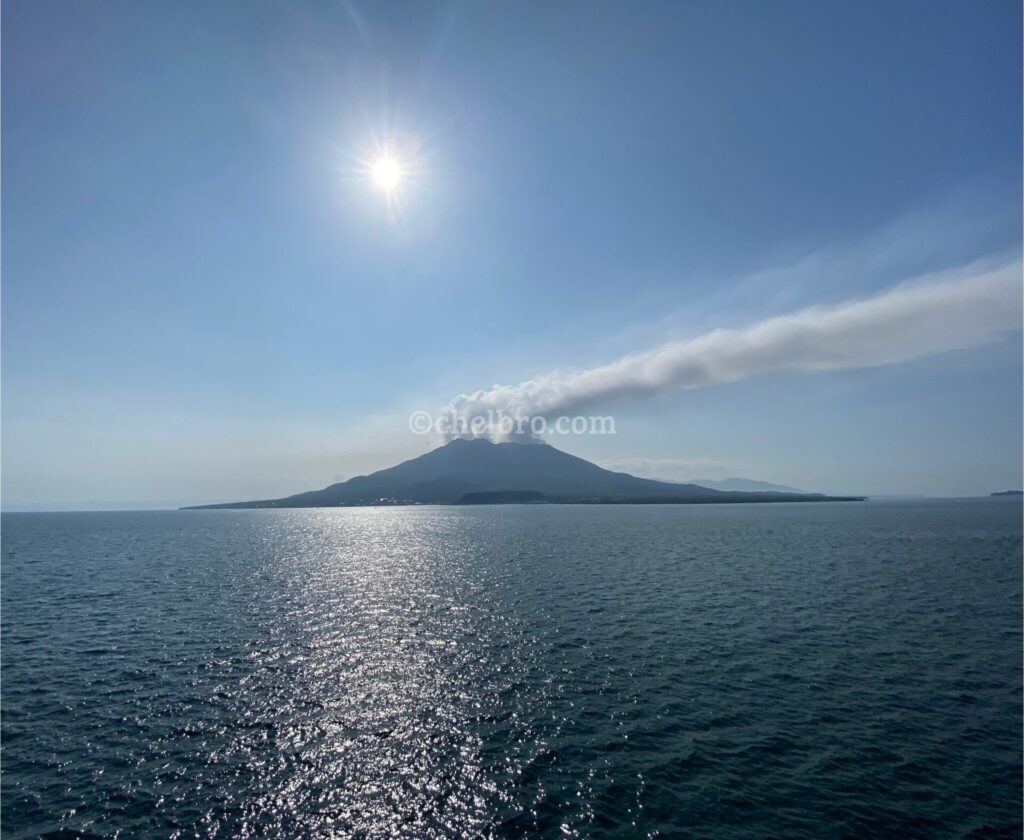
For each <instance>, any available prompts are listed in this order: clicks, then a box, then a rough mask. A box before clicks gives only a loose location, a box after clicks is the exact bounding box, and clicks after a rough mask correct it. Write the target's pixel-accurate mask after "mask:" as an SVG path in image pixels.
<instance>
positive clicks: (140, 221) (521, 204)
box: [2, 0, 1022, 506]
mask: <svg viewBox="0 0 1024 840" xmlns="http://www.w3.org/2000/svg"><path fill="white" fill-rule="evenodd" d="M1020 18H1021V11H1020V5H1019V3H1016V2H1009V0H1006V1H1005V2H1004V0H992V1H991V2H984V3H973V2H967V0H962V1H961V2H953V3H950V2H941V1H940V0H927V2H925V1H924V0H922V2H914V1H913V0H896V2H886V3H874V2H863V0H857V2H829V3H822V4H811V3H807V2H802V0H801V1H800V2H794V3H785V2H772V3H763V2H755V1H754V0H749V2H737V3H730V2H719V1H718V0H715V2H710V0H708V1H707V2H678V1H677V0H673V2H665V3H658V2H652V1H651V0H645V2H642V3H625V2H622V3H607V2H595V1H594V0H586V2H562V1H561V0H560V2H557V3H552V2H538V3H527V2H517V3H487V2H461V3H449V2H405V3H382V2H374V3H369V2H356V0H351V2H343V1H342V2H323V3H282V2H277V0H274V2H252V0H246V2H218V3H200V2H174V3H167V2H162V3H157V2H135V1H134V0H133V2H119V3H110V2H101V1H100V0H93V1H92V2H89V3H73V2H64V1H63V0H62V2H48V1H47V0H7V1H6V2H5V3H4V6H3V21H2V24H3V26H2V38H3V45H2V46H3V67H2V71H3V72H2V84H3V99H2V105H3V114H2V116H3V147H2V152H3V161H2V163H3V172H2V175H3V196H2V198H3V252H2V262H3V264H2V268H3V312H2V320H3V395H2V396H3V402H2V414H3V417H2V419H3V476H2V477H3V502H4V504H5V505H6V506H15V505H18V504H23V503H47V504H50V503H52V504H67V503H75V502H81V501H89V500H136V501H138V500H183V501H184V500H220V499H244V498H254V497H268V496H281V495H285V494H287V493H292V492H296V491H299V490H306V489H311V488H315V487H320V486H323V485H326V484H328V483H331V482H332V481H335V480H338V479H339V478H344V477H351V476H353V475H357V474H360V473H365V472H368V471H370V470H373V469H376V468H380V467H383V466H388V465H390V464H392V463H394V462H396V461H398V460H400V459H402V458H405V457H409V456H411V455H415V454H419V453H421V452H423V451H425V450H426V449H427V448H429V447H430V446H432V445H435V444H436V443H437V441H436V440H431V439H427V438H423V437H417V436H415V435H413V434H412V433H411V432H409V430H408V427H407V418H408V415H409V412H410V411H412V410H413V409H425V410H431V411H433V410H437V409H440V408H441V407H443V406H445V405H447V404H448V403H449V401H450V400H452V399H453V398H454V397H456V396H457V395H460V394H464V395H472V394H474V392H481V393H482V394H483V395H487V394H493V393H501V394H506V393H510V392H512V391H514V393H515V394H517V395H522V394H524V393H529V394H530V395H531V399H532V398H533V395H535V394H536V393H537V389H536V387H535V385H536V383H537V382H543V383H545V388H547V387H548V386H550V385H551V383H555V385H557V388H556V389H555V391H550V389H549V390H547V391H544V392H543V396H544V398H545V399H547V398H549V397H550V398H551V399H555V400H556V403H557V404H558V405H563V404H567V405H568V404H571V405H573V406H576V405H577V403H578V401H577V402H576V403H574V402H573V399H576V396H578V395H579V394H580V393H584V394H585V396H586V397H587V399H588V400H590V399H591V398H593V400H591V402H588V404H587V408H588V410H589V409H591V408H594V409H596V412H597V413H600V414H612V415H614V416H615V418H616V421H617V422H616V428H617V434H616V435H614V436H591V437H564V438H561V439H552V440H551V442H553V443H554V444H555V445H556V446H559V447H560V448H563V449H566V450H567V451H570V452H573V453H574V454H578V455H581V456H583V457H587V458H590V459H592V460H595V461H598V462H600V463H604V464H606V465H610V466H615V467H617V468H623V469H630V470H635V471H637V472H640V473H642V474H644V475H652V476H662V477H666V478H688V477H693V476H697V475H700V476H703V477H709V478H722V477H726V476H730V475H742V476H748V477H751V478H758V479H763V480H769V481H776V482H783V483H786V484H790V485H795V486H798V487H804V488H808V489H812V490H822V491H834V492H888V493H927V494H975V493H988V492H991V491H993V490H1001V489H1006V488H1009V487H1019V486H1020V484H1021V478H1020V471H1021V422H1022V418H1021V376H1022V370H1021V335H1020V332H1019V330H1018V329H1015V328H1014V327H1015V326H1016V327H1019V325H1020V288H1019V266H1020V256H1021V203H1020V198H1021V197H1020V191H1021V175H1022V173H1021V163H1020V160H1021V130H1020V127H1021V116H1022V115H1021V107H1020V78H1021V52H1020V30H1021V19H1020ZM385 144H389V145H390V147H391V149H392V151H393V152H394V153H395V155H396V156H397V157H399V158H400V159H401V162H402V164H403V166H406V167H407V168H409V169H414V170H415V172H410V173H409V174H408V177H407V178H406V180H405V182H404V183H403V185H402V186H401V187H400V190H399V192H397V193H396V194H395V195H394V196H393V197H394V198H395V199H397V200H399V201H398V203H399V204H400V206H394V205H395V202H394V201H393V202H391V205H392V206H390V207H389V202H388V200H387V198H386V196H385V194H384V193H383V192H382V191H381V190H380V189H378V188H376V187H375V186H374V185H373V184H372V183H371V179H370V178H369V177H368V173H367V172H366V171H365V166H364V163H363V161H366V160H372V159H373V158H374V157H375V156H376V155H377V154H378V153H379V152H380V151H381V150H382V148H383V146H384V145H385ZM992 276H997V277H1001V278H1003V279H1002V280H999V281H998V282H996V284H995V285H992V284H991V283H990V285H988V286H986V285H985V283H986V282H989V281H986V280H985V278H986V277H992ZM979 278H981V279H980V280H979ZM1007 278H1009V280H1007ZM1014 278H1016V280H1015V279H1014ZM993 282H995V281H993ZM1000 284H1001V285H1000ZM908 285H909V289H908V288H907V287H908ZM894 289H895V291H893V290H894ZM864 299H868V300H867V301H865V300H864ZM908 300H910V301H911V304H907V301H908ZM914 301H917V304H914V303H913V302H914ZM922 301H923V303H922ZM908 305H909V306H910V309H906V308H900V307H906V306H908ZM914 306H916V307H917V308H914ZM851 307H852V308H851ZM783 316H784V317H783ZM851 318H852V319H854V320H855V321H856V324H855V325H854V327H850V326H849V320H850V319H851ZM857 319H859V320H857ZM780 323H781V324H782V325H783V326H781V327H780V326H779V324H780ZM786 325H788V327H786ZM784 327H785V328H794V329H796V332H795V333H794V332H790V333H785V334H784V335H780V334H779V330H783V331H784ZM715 330H725V331H727V332H725V333H714V332H713V331H715ZM851 330H853V332H851ZM837 331H838V332H837ZM709 334H711V336H709ZM723 336H724V339H723ZM733 338H735V339H736V340H737V341H738V342H739V344H737V345H734V344H733V342H732V339H733ZM812 339H813V340H812ZM837 342H838V343H837ZM837 347H838V348H839V350H837V351H836V352H837V353H839V356H841V358H840V359H839V363H838V364H837V363H834V362H835V361H836V358H837V357H836V355H835V354H833V353H832V350H834V349H835V348H837ZM679 348H685V349H683V350H680V349H679ZM705 350H707V351H708V352H707V353H705ZM709 354H710V355H709ZM716 354H717V355H716ZM638 358H639V359H640V360H641V361H640V362H638V361H637V359H638ZM644 360H646V361H644ZM830 362H832V363H830ZM645 365H647V367H645ZM651 365H653V367H651ZM609 371H611V372H612V373H613V374H614V375H611V376H610V378H609V374H608V372H609ZM652 371H653V372H652ZM736 374H739V375H736ZM580 376H583V377H589V378H585V379H580ZM630 376H634V377H640V378H641V379H643V380H644V382H645V383H646V385H650V386H651V387H644V388H640V387H637V384H636V383H637V382H638V381H639V380H637V379H630V378H629V377H630ZM595 377H596V379H595ZM623 377H625V378H623ZM595 382H596V383H597V384H595ZM521 383H522V384H524V385H525V387H526V390H525V391H524V390H522V389H520V390H518V391H515V390H514V389H516V388H520V384H521ZM531 383H532V384H531ZM581 383H583V384H581ZM652 383H653V384H652ZM695 383H696V384H695ZM496 385H498V386H502V387H501V388H499V390H498V391H495V390H494V387H493V386H496ZM551 387H554V386H551ZM510 389H512V391H510ZM531 389H532V390H531ZM581 389H582V390H581ZM595 389H596V390H595ZM552 394H557V399H556V397H555V396H552ZM566 395H571V396H572V399H569V398H568V397H566ZM517 398H518V397H517ZM563 398H565V399H568V402H567V403H563V402H558V400H562V399H563Z"/></svg>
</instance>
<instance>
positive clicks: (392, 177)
mask: <svg viewBox="0 0 1024 840" xmlns="http://www.w3.org/2000/svg"><path fill="white" fill-rule="evenodd" d="M370 171H371V173H372V174H373V180H374V181H376V182H377V185H378V186H380V187H382V188H383V189H385V190H387V191H388V192H391V191H392V190H393V189H395V188H396V187H397V186H398V183H399V181H401V180H402V167H401V166H400V165H399V164H398V161H397V160H395V159H394V158H393V157H391V156H390V155H383V156H382V157H379V158H377V160H376V161H375V162H374V164H373V167H372V168H371V170H370Z"/></svg>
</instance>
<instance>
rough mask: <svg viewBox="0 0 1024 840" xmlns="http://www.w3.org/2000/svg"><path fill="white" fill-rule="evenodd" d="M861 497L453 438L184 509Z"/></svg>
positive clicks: (539, 445) (546, 446)
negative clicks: (272, 490)
mask: <svg viewBox="0 0 1024 840" xmlns="http://www.w3.org/2000/svg"><path fill="white" fill-rule="evenodd" d="M863 499H864V497H863V496H824V495H821V494H798V493H778V492H738V491H725V490H714V489H710V488H707V487H701V486H698V485H696V484H676V483H672V482H667V481H655V480H654V479H649V478H637V477H636V476H632V475H629V474H628V473H622V472H613V471H611V470H606V469H604V468H603V467H599V466H598V465H597V464H593V463H591V462H590V461H585V460H584V459H582V458H577V457H576V456H575V455H570V454H568V453H567V452H562V451H561V450H559V449H555V448H554V447H553V446H550V445H549V444H546V443H529V444H524V443H492V442H490V441H489V440H485V439H482V438H477V439H475V440H462V439H456V440H453V441H451V442H450V443H447V444H445V445H444V446H440V447H438V448H437V449H434V450H432V451H431V452H428V453H426V454H425V455H421V456H420V457H418V458H413V459H411V460H409V461H404V462H402V463H401V464H398V465H397V466H394V467H390V468H388V469H384V470H380V471H378V472H375V473H372V474H371V475H364V476H357V477H356V478H352V479H350V480H348V481H344V482H341V483H339V484H332V485H331V486H329V487H325V488H324V489H323V490H311V491H309V492H306V493H298V494H296V495H294V496H287V497H286V498H282V499H264V500H257V501H250V502H228V503H218V504H208V505H193V506H189V507H187V508H185V509H186V510H223V509H238V508H307V507H339V506H357V505H407V504H543V503H559V504H637V503H662V504H715V503H735V502H817V501H863Z"/></svg>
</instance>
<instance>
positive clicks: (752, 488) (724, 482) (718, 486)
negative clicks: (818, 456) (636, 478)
mask: <svg viewBox="0 0 1024 840" xmlns="http://www.w3.org/2000/svg"><path fill="white" fill-rule="evenodd" d="M672 483H673V484H675V483H676V482H672ZM679 483H682V482H679ZM685 483H686V484H696V485H697V486H698V487H707V488H708V489H709V490H736V491H739V492H742V493H795V494H797V495H798V496H811V495H814V494H813V493H810V492H809V491H807V490H798V489H797V488H796V487H788V486H786V485H785V484H772V483H771V482H770V481H755V480H754V479H752V478H723V479H721V480H717V481H716V480H715V479H711V478H691V479H689V480H688V481H686V482H685Z"/></svg>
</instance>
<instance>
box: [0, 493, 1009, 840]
mask: <svg viewBox="0 0 1024 840" xmlns="http://www.w3.org/2000/svg"><path fill="white" fill-rule="evenodd" d="M3 552H4V563H3V569H2V573H3V587H2V598H3V613H2V630H3V659H4V666H5V667H4V679H3V684H2V692H3V709H4V716H3V723H2V726H3V745H2V748H3V773H2V787H3V791H2V793H3V799H2V803H3V805H2V807H3V827H4V832H5V836H9V837H34V836H38V835H42V834H46V833H48V832H58V831H62V832H63V833H64V834H65V835H66V836H97V837H107V836H113V835H115V834H118V833H120V835H121V836H137V835H141V834H145V833H149V834H155V835H159V836H172V837H174V836H181V837H184V836H194V835H196V834H201V835H207V836H232V837H234V836H241V837H246V836H250V837H263V836H273V835H275V834H283V835H296V836H339V837H344V836H364V837H383V836H409V837H418V838H419V837H422V838H430V837H465V836H468V837H472V836H509V837H512V836H515V837H518V836H522V835H524V834H533V835H538V836H545V835H546V836H580V837H602V836H609V837H610V836H616V837H632V836H699V837H709V836H713V837H724V838H733V837H736V838H739V837H764V836H864V835H870V836H879V835H891V836H900V837H935V836H975V837H988V836H991V837H1001V836H1019V835H1020V831H1021V820H1020V812H1021V785H1020V782H1021V777H1020V766H1021V757H1022V756H1021V661H1020V659H1021V657H1020V650H1021V579H1020V564H1021V521H1020V508H1019V506H1018V505H1015V504H1013V503H1006V502H990V501H978V502H960V503H956V504H954V503H949V502H938V503H936V502H929V503H917V502H915V503H900V504H871V503H869V504H864V505H841V504H818V505H808V506H799V505H780V506H759V505H749V506H742V505H737V506H718V507H712V508H707V507H703V506H694V507H686V506H681V507H673V506H651V507H646V506H623V507H600V506H581V507H560V506H541V507H537V506H532V507H531V506H526V507H496V508H487V507H480V508H472V509H462V508H404V509H395V508H390V509H388V508H384V509H366V508H364V509H347V510H312V511H223V512H221V511H217V512H202V513H195V512H166V513H138V514H52V515H51V514H45V515H44V514H31V515H17V514H14V515H5V516H4V518H3Z"/></svg>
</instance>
